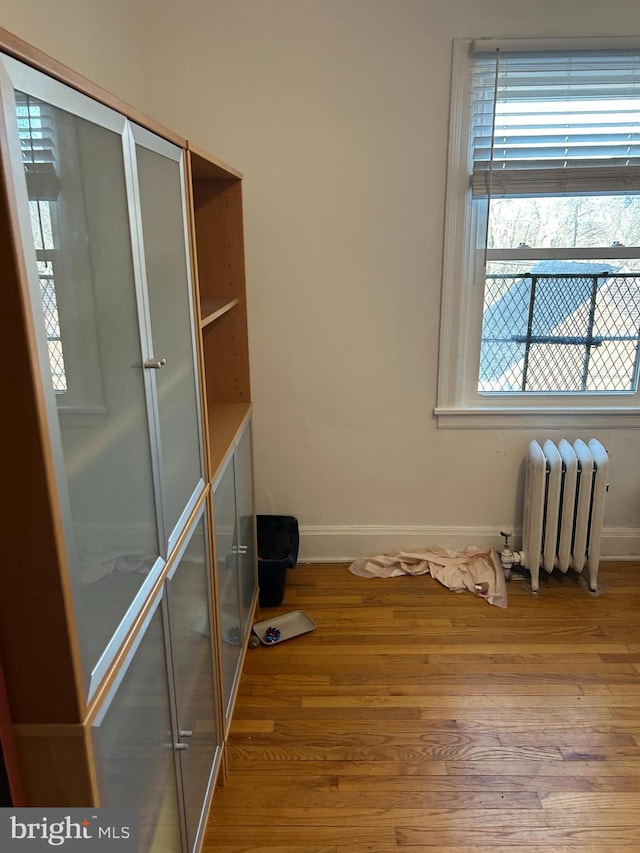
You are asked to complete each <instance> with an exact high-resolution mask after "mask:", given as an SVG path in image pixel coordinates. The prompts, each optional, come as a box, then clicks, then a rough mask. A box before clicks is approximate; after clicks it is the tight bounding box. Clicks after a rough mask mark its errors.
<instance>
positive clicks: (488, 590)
mask: <svg viewBox="0 0 640 853" xmlns="http://www.w3.org/2000/svg"><path fill="white" fill-rule="evenodd" d="M349 571H350V572H351V573H352V574H354V575H359V576H360V577H363V578H372V577H378V578H393V577H398V576H399V575H424V574H430V575H431V577H432V578H435V579H436V580H437V581H439V582H440V583H441V584H442V585H443V586H446V587H447V588H448V589H452V590H455V591H459V590H463V589H468V590H469V591H470V592H473V593H474V594H475V595H479V596H481V597H482V598H484V599H485V600H486V601H488V602H489V604H495V605H496V607H506V606H507V583H506V580H505V577H504V570H503V568H502V565H501V563H500V560H499V558H498V555H497V554H496V552H495V551H494V550H493V549H492V548H475V547H473V546H470V547H468V548H465V549H464V551H450V550H449V549H448V548H440V547H437V546H435V547H432V548H425V549H424V550H420V551H392V552H391V553H389V554H381V555H380V556H378V557H362V558H360V559H358V560H355V561H354V562H353V563H352V564H351V565H350V566H349Z"/></svg>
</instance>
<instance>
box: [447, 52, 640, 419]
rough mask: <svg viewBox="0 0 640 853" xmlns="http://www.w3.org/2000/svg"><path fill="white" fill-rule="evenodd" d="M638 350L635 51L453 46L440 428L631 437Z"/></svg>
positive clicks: (638, 60)
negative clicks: (602, 428)
mask: <svg viewBox="0 0 640 853" xmlns="http://www.w3.org/2000/svg"><path fill="white" fill-rule="evenodd" d="M639 334H640V45H637V46H634V45H631V44H625V43H622V42H618V43H617V44H615V45H614V46H612V44H611V43H609V44H607V45H604V44H600V45H598V44H597V43H594V40H592V39H588V40H575V39H574V40H571V41H570V42H564V41H563V42H562V43H561V44H560V43H552V42H546V43H545V44H543V45H540V44H533V43H531V42H528V41H526V40H524V41H523V40H516V41H511V42H495V41H490V40H480V41H476V42H470V41H460V42H456V44H455V49H454V74H453V87H452V110H451V126H450V150H449V169H448V185H447V211H446V229H445V256H444V275H443V308H442V324H441V346H440V367H439V391H438V405H437V407H436V415H437V417H438V420H439V425H443V426H467V425H474V426H492V425H494V424H496V423H500V424H504V425H530V424H531V425H533V424H536V423H537V422H540V423H545V421H546V422H547V423H548V415H549V413H553V414H554V415H556V416H557V418H558V419H559V420H558V425H562V424H561V420H562V418H566V419H567V421H568V423H572V422H573V423H574V424H575V419H576V417H581V418H583V419H586V418H589V419H590V420H591V421H593V423H594V425H599V424H603V425H604V424H605V423H606V425H608V426H611V414H612V413H615V414H616V417H617V423H619V424H620V425H629V424H630V423H635V422H637V423H638V424H640V399H639V395H638V380H639V373H640V360H639ZM554 423H555V419H554Z"/></svg>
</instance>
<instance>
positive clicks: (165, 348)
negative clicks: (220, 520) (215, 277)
mask: <svg viewBox="0 0 640 853" xmlns="http://www.w3.org/2000/svg"><path fill="white" fill-rule="evenodd" d="M133 132H134V136H135V139H136V146H135V151H136V161H137V172H138V184H139V193H140V209H141V215H142V234H143V241H144V259H145V272H146V283H147V291H148V299H149V313H150V317H151V339H152V343H151V346H152V354H153V357H155V358H158V360H159V361H160V364H161V366H160V367H158V369H156V370H155V371H154V374H155V379H156V390H157V401H158V415H159V428H160V445H161V449H162V494H163V505H164V516H165V518H164V528H165V536H166V538H168V539H170V538H171V534H172V532H174V531H175V528H176V525H177V524H178V520H179V518H180V515H181V514H182V513H183V511H184V510H185V508H186V507H187V506H188V504H189V502H190V501H191V499H192V497H193V498H194V500H195V498H196V495H195V494H194V493H195V492H196V491H201V490H202V488H204V481H203V479H202V462H201V450H200V447H201V445H200V429H199V408H198V388H197V383H196V369H195V352H194V346H193V339H194V336H193V330H192V309H191V298H190V288H191V282H190V278H189V273H188V266H187V244H186V230H185V222H186V214H185V212H184V206H183V186H184V184H183V180H182V170H181V157H182V152H181V150H180V149H179V148H177V147H176V146H174V145H171V144H170V143H168V142H165V141H164V140H162V139H159V138H158V137H156V136H154V135H153V134H151V133H148V132H147V131H145V130H143V129H142V128H138V127H135V128H134V129H133ZM149 146H153V147H149ZM162 362H165V363H164V364H163V363H162ZM198 486H199V489H198V488H197V487H198Z"/></svg>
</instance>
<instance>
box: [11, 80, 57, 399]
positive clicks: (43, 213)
mask: <svg viewBox="0 0 640 853" xmlns="http://www.w3.org/2000/svg"><path fill="white" fill-rule="evenodd" d="M16 118H17V122H18V134H19V137H20V145H21V148H22V161H23V163H24V170H25V174H26V179H27V193H28V196H29V213H30V217H31V231H32V233H33V243H34V246H35V250H36V257H37V262H38V276H39V279H40V289H41V295H42V307H43V310H44V320H45V327H46V330H47V344H48V347H49V365H50V367H51V380H52V383H53V389H54V391H55V392H56V393H57V394H61V393H64V392H66V391H67V377H66V372H65V364H64V353H63V351H62V337H61V334H60V317H59V313H58V297H57V291H56V281H55V273H54V266H57V258H56V255H57V245H56V243H57V242H58V241H57V240H55V239H54V233H55V232H56V230H57V229H56V217H57V207H58V197H59V194H60V181H59V178H58V175H57V174H56V169H55V149H54V146H55V142H54V137H55V133H54V128H53V119H52V115H51V111H50V109H49V108H48V106H47V104H44V103H42V102H41V101H37V100H36V99H35V98H31V97H30V96H29V95H26V94H24V93H23V92H16Z"/></svg>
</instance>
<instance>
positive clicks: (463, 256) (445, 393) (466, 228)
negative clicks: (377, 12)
mask: <svg viewBox="0 0 640 853" xmlns="http://www.w3.org/2000/svg"><path fill="white" fill-rule="evenodd" d="M472 44H473V40H472V39H455V40H454V43H453V58H452V79H451V107H450V117H449V150H448V164H447V189H446V199H445V229H444V250H443V274H442V301H441V314H440V347H439V361H438V396H437V403H436V406H435V408H434V415H435V417H436V420H437V425H438V427H439V428H449V429H451V428H453V429H455V428H475V429H477V428H497V427H502V428H504V427H508V428H512V427H525V428H529V427H547V428H549V426H550V423H552V424H553V427H554V428H563V427H568V428H571V427H573V428H577V427H580V428H582V427H593V428H603V427H606V428H609V429H611V428H626V427H637V426H640V390H639V391H635V392H634V391H621V392H615V393H608V392H592V393H585V392H574V393H568V394H561V393H543V392H513V391H511V392H506V393H504V394H495V393H492V394H490V395H489V394H484V395H483V394H481V393H479V392H478V390H477V382H478V369H479V357H480V342H481V340H480V339H481V333H482V312H483V299H484V263H483V262H482V259H479V258H478V257H477V255H478V254H484V247H481V248H480V249H478V248H476V233H477V227H478V223H477V222H476V221H474V217H475V215H476V214H475V213H474V210H475V209H477V206H474V205H472V203H471V187H470V180H469V135H470V102H471V74H472V59H471V47H472ZM492 45H496V46H499V47H503V48H506V47H507V46H508V47H510V48H511V49H513V48H514V47H515V46H516V45H517V46H518V47H519V48H520V49H531V50H545V49H548V50H551V49H553V50H562V49H571V48H574V49H575V48H577V47H580V48H583V49H602V50H605V49H612V48H616V47H618V48H638V47H640V40H638V39H622V38H621V39H611V38H608V39H598V38H587V39H544V40H540V39H536V40H529V39H517V40H513V39H511V40H509V41H505V40H496V41H494V40H492ZM476 271H478V272H479V273H480V274H478V272H476ZM474 277H475V279H476V280H475V281H474Z"/></svg>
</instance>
